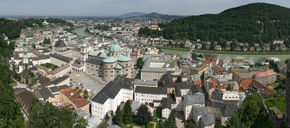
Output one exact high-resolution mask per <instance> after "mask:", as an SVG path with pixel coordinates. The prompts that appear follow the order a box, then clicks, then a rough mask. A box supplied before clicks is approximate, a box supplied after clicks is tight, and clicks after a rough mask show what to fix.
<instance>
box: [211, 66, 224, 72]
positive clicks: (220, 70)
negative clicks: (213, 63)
mask: <svg viewBox="0 0 290 128" xmlns="http://www.w3.org/2000/svg"><path fill="white" fill-rule="evenodd" d="M224 70H225V68H223V67H219V68H217V69H216V70H214V72H222V71H224Z"/></svg>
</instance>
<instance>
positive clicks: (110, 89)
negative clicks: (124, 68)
mask: <svg viewBox="0 0 290 128" xmlns="http://www.w3.org/2000/svg"><path fill="white" fill-rule="evenodd" d="M132 81H133V79H129V78H126V76H120V75H118V76H117V77H116V78H115V79H114V80H113V81H111V82H109V83H108V84H107V85H106V86H105V87H104V88H103V89H102V90H101V91H100V92H99V93H98V94H97V95H96V96H94V97H93V99H92V101H94V102H97V103H101V104H103V103H105V102H106V100H107V99H108V98H112V99H113V98H115V97H116V95H117V94H118V93H119V91H120V90H121V89H132Z"/></svg>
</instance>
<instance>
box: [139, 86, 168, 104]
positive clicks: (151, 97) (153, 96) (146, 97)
mask: <svg viewBox="0 0 290 128" xmlns="http://www.w3.org/2000/svg"><path fill="white" fill-rule="evenodd" d="M166 97H167V89H166V88H155V87H141V86H138V87H136V89H135V99H134V100H136V101H139V102H140V103H153V101H161V100H162V98H166Z"/></svg>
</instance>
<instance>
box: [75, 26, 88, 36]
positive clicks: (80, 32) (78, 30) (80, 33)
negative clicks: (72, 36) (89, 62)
mask: <svg viewBox="0 0 290 128" xmlns="http://www.w3.org/2000/svg"><path fill="white" fill-rule="evenodd" d="M85 30H86V27H81V28H76V29H75V30H74V31H73V32H75V33H76V34H77V35H78V36H83V37H87V36H89V35H88V34H87V33H85Z"/></svg>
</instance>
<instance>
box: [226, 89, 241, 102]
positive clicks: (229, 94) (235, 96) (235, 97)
mask: <svg viewBox="0 0 290 128" xmlns="http://www.w3.org/2000/svg"><path fill="white" fill-rule="evenodd" d="M222 100H223V101H239V100H240V96H239V92H237V91H226V92H224V94H223V97H222Z"/></svg>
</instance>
